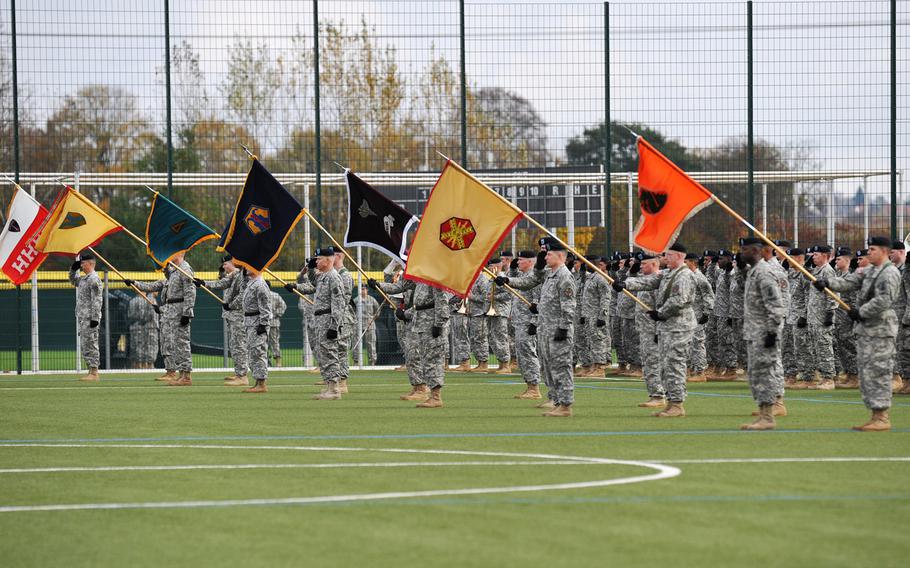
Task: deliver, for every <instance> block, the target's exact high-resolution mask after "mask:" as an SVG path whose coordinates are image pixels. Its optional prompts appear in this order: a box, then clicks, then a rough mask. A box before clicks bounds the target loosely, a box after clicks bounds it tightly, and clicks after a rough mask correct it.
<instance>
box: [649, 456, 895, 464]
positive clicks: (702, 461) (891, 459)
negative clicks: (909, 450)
mask: <svg viewBox="0 0 910 568" xmlns="http://www.w3.org/2000/svg"><path fill="white" fill-rule="evenodd" d="M654 461H655V462H659V463H679V464H724V463H731V464H732V463H837V462H910V457H903V456H896V457H830V458H705V459H695V460H654Z"/></svg>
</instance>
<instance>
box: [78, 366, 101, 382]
mask: <svg viewBox="0 0 910 568" xmlns="http://www.w3.org/2000/svg"><path fill="white" fill-rule="evenodd" d="M79 380H80V381H82V382H84V383H97V382H98V381H100V380H101V377H99V376H98V367H89V368H88V374H87V375H85V376H84V377H82V378H80V379H79Z"/></svg>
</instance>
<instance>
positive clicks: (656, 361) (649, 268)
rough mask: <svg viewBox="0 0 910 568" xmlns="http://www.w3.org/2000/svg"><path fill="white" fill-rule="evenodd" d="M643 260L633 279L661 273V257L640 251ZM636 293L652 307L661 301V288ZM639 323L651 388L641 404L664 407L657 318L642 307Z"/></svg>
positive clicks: (643, 366) (647, 385)
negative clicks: (659, 296) (652, 316)
mask: <svg viewBox="0 0 910 568" xmlns="http://www.w3.org/2000/svg"><path fill="white" fill-rule="evenodd" d="M639 261H640V268H639V270H638V273H637V274H635V275H632V276H630V279H635V278H639V277H644V276H651V275H654V274H657V273H658V272H660V259H658V258H657V257H656V256H654V255H651V254H647V253H640V255H639ZM627 282H628V280H627ZM623 295H625V294H623ZM635 295H636V296H637V297H638V299H639V300H641V301H642V302H644V303H646V304H648V305H649V306H654V305H656V304H657V291H655V290H641V291H639V292H635ZM635 322H636V323H637V324H638V340H639V344H640V345H641V347H640V348H639V351H640V352H641V369H642V377H643V378H644V380H645V388H647V389H648V400H646V401H645V402H642V403H640V404H639V405H638V406H639V408H661V407H664V406H666V405H667V393H666V391H665V390H664V385H663V383H661V381H660V351H659V350H658V339H659V338H658V331H657V321H656V320H654V319H652V318H651V316H649V315H648V312H646V311H644V310H642V309H638V310H636V311H635Z"/></svg>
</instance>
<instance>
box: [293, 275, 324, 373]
mask: <svg viewBox="0 0 910 568" xmlns="http://www.w3.org/2000/svg"><path fill="white" fill-rule="evenodd" d="M312 260H315V259H312ZM312 260H311V259H307V261H306V263H304V264H303V265H301V267H300V270H299V271H298V272H297V279H296V280H297V283H298V284H300V283H301V282H306V281H307V272H308V271H309V270H311V268H310V267H309V265H310V264H311V263H312V264H313V267H312V270H315V268H316V265H315V262H312ZM312 299H313V298H310V300H312ZM297 309H298V310H300V320H301V321H300V325H301V332H302V333H303V346H304V352H305V351H306V349H309V350H310V353H311V354H312V355H313V356H314V358H315V353H316V329H315V325H314V323H315V321H316V319H315V318H314V317H313V311H314V308H313V304H311V303H309V302H307V301H306V300H304V299H303V298H300V297H298V299H297ZM315 371H316V372H318V371H319V367H318V365H317V367H316V369H315ZM310 372H313V370H311V371H310ZM320 382H321V381H320Z"/></svg>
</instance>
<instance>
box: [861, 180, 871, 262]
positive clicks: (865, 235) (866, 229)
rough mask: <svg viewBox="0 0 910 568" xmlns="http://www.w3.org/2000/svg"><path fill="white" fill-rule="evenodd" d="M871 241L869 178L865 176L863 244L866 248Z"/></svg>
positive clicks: (862, 246)
mask: <svg viewBox="0 0 910 568" xmlns="http://www.w3.org/2000/svg"><path fill="white" fill-rule="evenodd" d="M868 242H869V178H867V177H864V178H863V244H862V245H861V246H860V248H865V247H866V243H868Z"/></svg>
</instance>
